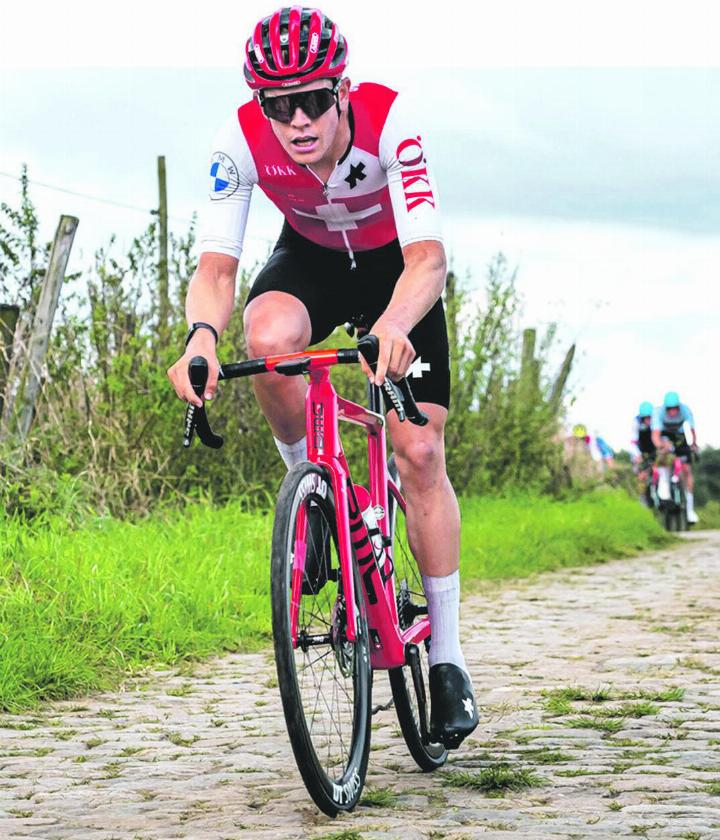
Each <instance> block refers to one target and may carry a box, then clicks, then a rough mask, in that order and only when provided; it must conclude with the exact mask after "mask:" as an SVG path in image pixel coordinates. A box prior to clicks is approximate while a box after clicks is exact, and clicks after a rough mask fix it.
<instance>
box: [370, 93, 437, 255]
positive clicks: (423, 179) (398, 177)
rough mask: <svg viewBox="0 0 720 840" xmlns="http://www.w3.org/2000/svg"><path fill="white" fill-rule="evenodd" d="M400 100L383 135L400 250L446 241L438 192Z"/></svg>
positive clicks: (382, 157)
mask: <svg viewBox="0 0 720 840" xmlns="http://www.w3.org/2000/svg"><path fill="white" fill-rule="evenodd" d="M406 110H407V109H406V108H405V106H404V102H403V101H402V97H401V96H397V97H396V99H395V101H394V102H393V104H392V106H391V107H390V111H389V112H388V115H387V119H386V120H385V125H384V126H383V130H382V133H381V134H380V142H379V157H380V165H381V166H382V168H383V169H384V170H385V172H386V174H387V179H388V189H389V191H390V201H391V203H392V208H393V215H394V217H395V227H396V229H397V234H398V240H399V241H400V245H401V246H403V247H404V246H405V245H410V244H411V243H413V242H421V241H422V240H425V239H434V240H437V241H439V242H442V241H443V237H442V227H441V223H440V209H439V205H438V189H437V184H436V183H435V178H434V177H433V174H432V171H431V168H430V166H429V164H428V159H427V155H426V154H425V143H424V140H423V137H422V134H421V133H420V132H419V131H418V126H417V125H416V121H415V120H414V119H413V117H412V116H410V115H408V114H407V113H406Z"/></svg>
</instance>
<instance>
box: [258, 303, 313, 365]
mask: <svg viewBox="0 0 720 840" xmlns="http://www.w3.org/2000/svg"><path fill="white" fill-rule="evenodd" d="M270 294H271V295H272V297H273V299H272V300H270V299H269V295H268V297H267V298H266V296H265V295H261V296H260V297H258V298H255V299H254V300H252V301H251V302H250V303H249V304H248V306H247V308H246V309H245V313H244V323H245V341H246V342H247V347H248V354H249V355H250V356H268V355H272V354H274V353H295V352H298V351H300V350H304V349H305V348H306V347H307V346H308V344H309V343H310V335H311V326H310V318H309V316H308V313H307V310H306V309H305V307H304V305H303V304H302V303H301V302H300V301H299V300H298V299H297V298H293V297H291V296H290V295H286V294H280V293H270Z"/></svg>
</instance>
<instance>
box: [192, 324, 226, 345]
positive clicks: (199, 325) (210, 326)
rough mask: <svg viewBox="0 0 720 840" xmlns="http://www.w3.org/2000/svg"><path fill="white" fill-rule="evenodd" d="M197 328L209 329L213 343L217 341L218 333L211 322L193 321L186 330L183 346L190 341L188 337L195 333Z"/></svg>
mask: <svg viewBox="0 0 720 840" xmlns="http://www.w3.org/2000/svg"><path fill="white" fill-rule="evenodd" d="M198 330H210V332H211V333H212V334H213V336H215V344H217V343H218V333H217V330H216V329H215V327H213V325H212V324H206V323H205V321H195V322H194V323H193V324H192V326H191V327H190V329H189V330H188V334H187V337H186V338H185V346H186V347H187V346H188V344H189V343H190V339H191V338H192V337H193V336H194V335H195V333H196V332H197V331H198Z"/></svg>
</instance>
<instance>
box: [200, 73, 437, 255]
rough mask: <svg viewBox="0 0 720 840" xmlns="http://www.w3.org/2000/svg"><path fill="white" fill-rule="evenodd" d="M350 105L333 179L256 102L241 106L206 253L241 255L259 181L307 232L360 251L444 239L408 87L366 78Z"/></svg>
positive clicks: (220, 167)
mask: <svg viewBox="0 0 720 840" xmlns="http://www.w3.org/2000/svg"><path fill="white" fill-rule="evenodd" d="M350 105H351V115H352V119H351V126H352V129H353V131H352V139H351V142H350V146H349V148H348V150H347V152H346V153H345V155H344V156H343V158H342V159H341V160H340V161H338V164H337V166H336V167H335V169H334V171H333V172H332V174H331V176H330V178H329V179H328V181H327V183H326V184H323V183H322V181H321V179H320V178H318V176H317V175H315V173H314V172H313V171H312V170H311V169H310V168H308V167H306V166H303V165H302V164H297V163H295V162H294V161H293V159H292V158H291V157H290V156H289V155H288V154H287V152H286V151H285V150H284V149H283V147H282V145H281V143H280V141H279V140H278V139H277V138H276V137H275V135H274V133H273V130H272V127H271V125H270V121H269V120H268V119H266V118H265V116H264V114H263V113H262V110H261V108H260V106H259V104H258V103H257V102H256V101H255V100H252V101H251V102H248V103H247V104H245V105H243V106H241V107H240V108H239V109H238V111H237V114H234V115H233V117H232V119H230V120H228V122H227V123H226V124H225V125H224V126H223V128H222V129H221V130H220V132H219V134H218V135H217V137H216V140H215V150H216V151H215V152H213V155H212V158H211V161H210V200H209V202H208V204H207V206H206V207H205V210H204V213H203V217H202V222H201V227H200V250H201V252H206V251H213V252H217V253H221V254H228V255H230V256H233V257H240V253H241V251H242V246H243V237H244V234H245V226H246V223H247V216H248V210H249V206H250V196H251V193H252V188H253V186H254V185H255V184H257V185H258V186H259V187H260V189H261V190H262V191H263V192H264V193H265V194H266V195H267V196H268V198H269V199H270V200H271V201H272V202H273V203H274V204H275V205H276V206H277V207H278V209H279V210H280V211H281V212H282V214H283V215H284V216H285V218H286V219H287V221H288V223H289V224H290V225H291V226H292V227H293V228H294V229H295V230H296V231H297V232H298V233H299V234H300V235H301V236H304V237H305V238H306V239H309V240H311V241H312V242H315V243H317V244H318V245H321V246H323V247H325V248H331V249H333V250H347V252H348V253H349V255H350V258H351V259H353V252H354V251H367V250H370V249H372V248H379V247H381V246H383V245H387V244H388V243H389V242H391V241H392V240H394V239H396V238H397V239H399V241H400V245H401V246H404V245H408V244H410V243H411V242H419V241H421V240H425V239H435V240H439V241H442V234H441V227H440V214H439V209H438V192H437V186H436V185H435V181H434V179H433V177H432V174H431V172H430V168H429V166H428V162H427V159H426V156H425V151H424V148H423V139H422V135H421V134H420V132H418V131H417V126H416V125H415V124H414V123H413V122H412V120H409V119H407V118H406V117H405V115H404V114H403V109H402V105H401V103H399V97H398V94H397V93H396V92H395V91H393V90H390V88H387V87H384V86H383V85H378V84H372V83H365V84H361V85H358V86H357V87H354V88H351V90H350Z"/></svg>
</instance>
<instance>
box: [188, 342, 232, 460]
mask: <svg viewBox="0 0 720 840" xmlns="http://www.w3.org/2000/svg"><path fill="white" fill-rule="evenodd" d="M188 373H189V375H190V384H191V385H192V389H193V391H195V394H196V395H197V396H198V397H200V399H202V396H203V393H204V391H205V386H206V385H207V380H208V373H209V371H208V363H207V360H206V359H205V358H204V357H203V356H193V357H192V359H190V364H189V366H188ZM195 431H196V432H197V435H198V437H199V438H200V441H201V443H203V444H204V445H205V446H208V447H210V449H220V447H221V446H222V445H223V443H224V441H223V438H222V436H221V435H216V434H215V432H213V430H212V429H211V428H210V421H209V420H208V416H207V411H206V410H205V404H204V403H203V405H201V406H197V405H192V404H189V405H188V407H187V409H186V410H185V434H184V436H183V446H184V447H185V448H186V449H187V447H189V446H190V444H191V443H192V436H193V432H195Z"/></svg>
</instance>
